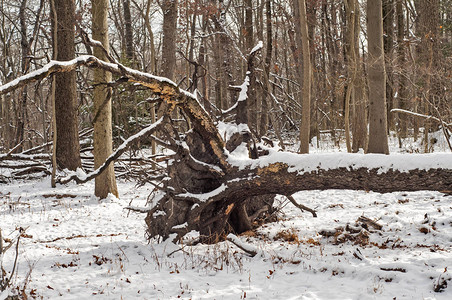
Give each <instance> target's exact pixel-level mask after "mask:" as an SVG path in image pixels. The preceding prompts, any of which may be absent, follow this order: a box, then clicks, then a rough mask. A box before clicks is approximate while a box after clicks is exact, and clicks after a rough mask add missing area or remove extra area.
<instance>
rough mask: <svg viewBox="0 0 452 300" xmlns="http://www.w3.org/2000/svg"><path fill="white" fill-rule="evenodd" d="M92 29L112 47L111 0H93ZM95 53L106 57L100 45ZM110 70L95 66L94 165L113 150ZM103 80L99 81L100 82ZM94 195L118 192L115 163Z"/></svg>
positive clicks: (97, 180)
mask: <svg viewBox="0 0 452 300" xmlns="http://www.w3.org/2000/svg"><path fill="white" fill-rule="evenodd" d="M92 5H93V7H92V24H93V25H92V26H93V29H92V32H93V38H94V39H95V40H97V41H100V42H101V43H102V45H103V46H104V48H105V49H107V50H108V49H109V43H108V22H107V16H108V0H94V1H93V3H92ZM94 55H95V56H96V57H98V58H100V59H103V60H106V57H105V54H104V53H103V52H102V50H101V49H99V47H95V49H94ZM111 79H112V76H111V73H110V72H106V71H104V70H101V69H96V70H94V83H95V84H97V85H96V86H95V87H94V95H93V98H94V99H93V101H94V120H93V122H94V168H98V167H99V166H100V165H102V164H103V163H104V162H105V160H106V159H107V157H108V156H109V155H110V154H111V153H112V152H113V139H112V120H111V118H112V116H111V88H109V87H106V86H105V85H103V84H102V83H106V82H110V81H111ZM99 83H100V84H99ZM94 193H95V195H96V196H97V197H100V198H101V199H103V198H106V197H107V195H108V194H109V193H112V194H113V195H115V196H118V188H117V186H116V178H115V171H114V168H113V164H110V165H109V167H108V168H107V169H106V170H105V171H104V172H103V173H102V174H101V175H100V176H98V177H96V181H95V191H94Z"/></svg>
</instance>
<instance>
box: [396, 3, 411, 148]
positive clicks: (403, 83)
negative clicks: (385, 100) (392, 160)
mask: <svg viewBox="0 0 452 300" xmlns="http://www.w3.org/2000/svg"><path fill="white" fill-rule="evenodd" d="M396 12H397V61H398V66H399V78H398V86H399V90H398V93H397V95H398V96H397V100H398V101H397V103H398V106H399V108H401V109H407V108H408V89H407V76H408V74H407V73H406V71H405V64H406V58H405V51H406V50H405V40H404V39H405V20H404V15H403V0H397V3H396ZM397 118H398V123H399V128H398V133H399V138H400V140H401V139H404V138H406V137H407V132H408V124H407V122H408V118H407V116H406V115H405V114H398V115H397Z"/></svg>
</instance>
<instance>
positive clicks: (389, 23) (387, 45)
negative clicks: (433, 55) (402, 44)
mask: <svg viewBox="0 0 452 300" xmlns="http://www.w3.org/2000/svg"><path fill="white" fill-rule="evenodd" d="M382 4H383V33H384V35H383V44H384V53H385V70H386V104H387V105H386V106H387V115H388V129H389V130H394V129H395V128H394V125H395V124H394V120H393V118H392V116H391V115H390V114H389V112H390V111H391V109H393V108H394V74H393V73H394V71H393V64H394V57H393V56H394V55H393V53H394V15H395V7H394V0H383V3H382Z"/></svg>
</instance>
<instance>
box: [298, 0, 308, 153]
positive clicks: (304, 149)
mask: <svg viewBox="0 0 452 300" xmlns="http://www.w3.org/2000/svg"><path fill="white" fill-rule="evenodd" d="M298 3H299V5H298V8H299V11H300V27H301V40H302V44H303V92H302V109H303V113H302V116H301V126H300V153H309V141H310V137H309V134H310V130H311V54H310V49H309V35H308V19H307V16H306V2H305V0H298Z"/></svg>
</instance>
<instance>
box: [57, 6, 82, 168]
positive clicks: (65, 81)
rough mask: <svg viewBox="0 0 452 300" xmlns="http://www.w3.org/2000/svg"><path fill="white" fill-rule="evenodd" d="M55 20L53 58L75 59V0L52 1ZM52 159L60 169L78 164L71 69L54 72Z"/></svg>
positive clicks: (73, 80)
mask: <svg viewBox="0 0 452 300" xmlns="http://www.w3.org/2000/svg"><path fill="white" fill-rule="evenodd" d="M54 1H55V12H56V18H57V19H56V20H54V21H53V22H54V24H56V30H57V32H56V35H55V36H56V47H57V48H56V49H55V50H54V51H55V52H56V60H58V61H69V60H71V59H74V58H75V29H74V24H75V1H74V0H54ZM55 89H56V93H55V118H56V134H57V139H56V140H57V143H56V160H57V165H58V167H59V168H61V169H69V170H72V171H75V170H76V169H77V168H79V167H81V165H82V162H81V159H80V143H79V135H78V109H77V107H78V103H77V102H78V101H77V83H76V73H75V70H73V71H71V72H68V73H60V74H56V75H55Z"/></svg>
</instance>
